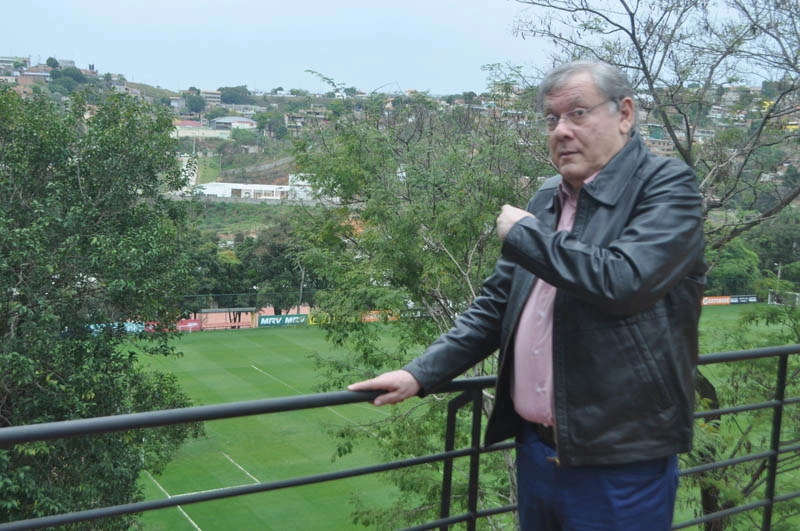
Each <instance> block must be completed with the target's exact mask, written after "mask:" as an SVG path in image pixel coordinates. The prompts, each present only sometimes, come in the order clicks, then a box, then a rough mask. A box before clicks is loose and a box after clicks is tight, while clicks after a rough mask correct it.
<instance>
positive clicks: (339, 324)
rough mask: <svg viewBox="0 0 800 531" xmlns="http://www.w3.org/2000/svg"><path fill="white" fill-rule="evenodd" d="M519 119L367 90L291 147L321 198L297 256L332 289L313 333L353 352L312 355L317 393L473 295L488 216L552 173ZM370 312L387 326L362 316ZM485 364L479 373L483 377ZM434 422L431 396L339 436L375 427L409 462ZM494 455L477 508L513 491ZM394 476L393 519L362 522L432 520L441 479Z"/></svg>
mask: <svg viewBox="0 0 800 531" xmlns="http://www.w3.org/2000/svg"><path fill="white" fill-rule="evenodd" d="M518 125H519V124H518V123H517V122H515V121H514V120H509V119H508V117H506V116H501V115H500V113H496V112H494V111H491V110H488V111H487V110H481V109H478V108H471V107H464V108H461V109H458V110H456V111H454V112H450V111H445V110H444V109H442V108H440V107H439V105H438V103H436V102H434V101H433V100H431V99H429V98H427V97H426V96H424V95H420V96H415V97H403V96H397V97H394V98H392V99H391V101H389V100H387V99H385V98H384V97H381V96H378V95H374V96H373V97H371V98H369V99H367V100H366V101H364V102H363V104H362V106H361V109H359V111H358V112H354V113H350V114H345V115H342V116H341V117H340V118H339V119H338V120H337V121H336V123H335V125H334V127H333V128H331V129H324V130H320V131H318V132H317V133H316V134H315V135H314V136H312V137H308V138H305V139H302V140H300V141H298V143H297V153H296V160H297V166H298V169H299V170H300V171H302V172H303V173H304V174H305V175H306V177H307V179H308V180H309V181H310V183H311V184H312V186H314V187H315V189H316V190H317V191H318V193H319V194H320V197H321V198H323V199H322V202H323V203H325V205H324V206H321V207H319V208H316V209H309V210H308V213H307V215H305V216H303V217H302V218H300V220H299V221H298V222H297V223H296V224H295V234H296V236H297V238H298V242H297V249H298V257H299V259H300V261H301V263H302V264H303V265H304V266H305V267H306V268H307V270H309V271H313V273H314V274H315V275H316V277H317V278H319V279H321V280H322V281H324V282H326V283H327V284H328V285H329V287H330V289H328V290H326V291H322V292H319V293H318V295H317V299H316V300H317V304H318V308H319V310H318V312H317V313H318V315H317V317H318V319H319V321H320V323H321V326H322V327H323V328H324V329H325V330H326V332H327V334H328V337H329V339H330V340H331V341H332V342H334V343H335V344H342V345H348V346H349V347H351V349H352V350H353V351H354V352H355V353H356V354H355V355H353V356H352V357H345V358H343V359H341V358H340V359H337V360H335V361H334V360H327V359H320V360H319V364H320V370H321V371H323V372H324V373H325V374H326V378H325V379H326V382H327V383H326V385H325V386H324V387H325V388H326V389H327V388H341V387H342V386H344V385H345V384H347V383H350V382H352V381H356V380H360V379H363V378H365V377H369V376H373V375H375V374H377V373H378V372H382V371H383V370H386V369H390V368H391V369H394V368H397V367H398V366H400V365H402V364H403V363H404V362H405V361H408V360H409V359H410V358H411V357H413V355H414V354H415V353H417V352H418V351H419V349H420V348H421V347H423V346H425V345H427V344H428V343H430V342H431V341H432V340H433V339H434V338H435V337H436V336H437V335H438V334H439V333H440V332H442V331H444V330H446V329H448V328H449V327H450V326H451V325H452V323H453V321H454V319H455V318H456V316H457V315H458V314H459V313H460V312H461V311H463V310H464V308H466V306H467V305H468V304H469V303H470V301H471V300H472V299H473V298H474V296H475V295H476V293H477V292H478V290H479V289H480V284H481V282H482V280H483V279H484V278H485V277H486V276H488V274H489V273H490V271H491V268H492V267H493V265H494V262H495V260H496V257H497V256H498V253H499V241H498V239H497V237H496V236H495V234H494V220H495V217H496V216H497V213H498V212H499V211H500V208H501V206H502V205H503V204H504V203H511V204H515V205H519V204H525V202H526V201H527V199H528V198H529V196H530V195H531V194H532V189H533V188H535V187H536V186H537V184H538V180H537V179H535V178H532V177H530V176H540V175H545V174H547V173H550V172H552V169H551V168H549V167H548V166H547V165H545V164H541V163H538V162H537V161H541V160H542V157H541V152H542V151H541V148H542V146H541V139H539V143H536V142H535V139H534V141H532V142H528V141H525V140H521V139H525V138H526V133H525V132H524V131H520V130H518V129H517V127H518ZM325 197H335V198H336V201H334V202H327V203H326V202H325V200H324V198H325ZM365 311H373V312H375V313H373V314H372V315H379V316H381V320H382V321H383V322H384V324H383V325H381V324H375V323H367V322H364V319H363V318H362V316H363V314H364V312H365ZM398 316H399V317H400V319H399V320H394V318H395V317H398ZM384 331H389V333H391V334H394V335H395V336H396V338H397V341H396V345H397V347H396V348H395V343H394V342H393V344H392V346H391V347H387V345H385V344H384V343H382V342H381V336H382V334H383V332H384ZM493 364H494V360H493V359H490V360H488V361H487V362H485V364H484V365H485V366H481V367H476V368H475V372H474V374H483V373H486V372H492V371H493V369H494V367H493ZM490 401H491V400H490V397H487V404H486V407H487V408H488V407H490V405H489V404H490ZM441 414H442V407H441V404H439V403H438V401H437V400H436V399H435V398H430V399H426V400H425V401H424V402H423V404H422V405H421V406H420V407H419V408H418V409H417V410H416V411H415V412H414V416H413V418H414V420H413V422H411V421H409V422H408V423H407V424H404V423H403V422H401V419H400V418H399V417H397V416H395V417H393V418H392V419H391V420H390V421H388V422H387V424H386V425H385V426H371V427H370V428H369V430H367V431H365V430H352V431H351V432H350V433H347V434H346V436H347V437H346V440H349V438H350V437H355V438H358V437H366V436H370V437H372V436H371V435H367V433H368V432H369V433H376V434H377V435H375V436H374V437H377V438H378V440H379V441H381V442H380V444H381V448H383V450H384V452H385V453H386V454H387V457H390V458H397V457H399V456H409V455H415V453H416V452H418V451H419V450H420V447H423V446H425V445H428V444H431V438H433V437H434V435H433V433H436V432H438V431H440V430H441V426H442V425H443V424H442V423H443V419H442V416H441ZM412 424H413V426H412ZM348 444H349V443H348ZM438 444H440V443H438ZM345 450H349V446H347V447H345ZM499 459H501V460H503V459H506V460H507V461H505V462H503V464H502V465H500V466H498V467H495V468H494V470H495V472H494V473H491V474H490V475H488V476H487V478H486V481H487V485H493V486H494V487H496V488H487V490H486V491H484V492H483V493H482V496H483V498H482V499H483V502H486V503H495V502H496V501H497V499H504V500H506V501H507V500H508V499H513V497H514V496H515V493H513V492H511V491H510V488H509V485H510V480H509V477H508V475H507V474H506V472H505V470H506V465H508V463H510V459H507V456H504V457H500V458H499ZM462 465H463V463H462ZM414 474H419V475H418V476H417V475H414ZM495 474H497V475H495ZM412 475H413V477H412ZM456 476H457V477H458V478H460V479H463V476H460V475H459V474H458V473H457V474H456ZM393 480H395V481H396V482H397V484H398V486H399V487H400V489H401V491H402V492H403V498H404V499H403V503H402V504H400V505H398V506H396V507H394V508H393V509H392V510H390V511H389V512H388V513H380V512H371V511H362V512H360V513H359V516H358V519H359V521H360V522H362V523H364V524H365V525H366V523H367V522H371V523H372V524H371V525H375V522H383V523H385V522H389V521H391V519H392V518H393V517H397V518H399V519H401V520H402V521H404V522H409V523H411V522H415V521H420V520H424V519H425V517H430V516H431V514H433V513H434V512H435V508H434V507H430V506H429V505H428V504H429V499H428V498H427V497H426V495H425V493H426V492H427V491H428V489H436V488H438V485H439V482H440V481H441V477H440V476H438V477H437V474H435V473H431V472H425V473H420V472H406V471H404V472H398V473H396V474H395V475H394V476H393ZM455 488H456V489H457V490H458V489H459V488H463V485H462V484H459V486H457V487H455Z"/></svg>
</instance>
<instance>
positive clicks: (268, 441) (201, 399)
mask: <svg viewBox="0 0 800 531" xmlns="http://www.w3.org/2000/svg"><path fill="white" fill-rule="evenodd" d="M179 349H180V350H181V351H183V352H184V356H183V357H182V358H180V359H164V358H151V357H147V358H145V362H146V363H147V364H148V365H149V366H151V367H153V368H157V369H159V370H162V371H165V372H172V373H174V374H175V375H176V376H177V377H178V379H179V381H180V383H181V385H182V387H183V389H184V390H185V391H186V392H187V393H188V394H189V395H190V396H191V397H192V399H193V400H194V401H195V403H196V404H197V405H204V404H216V403H225V402H237V401H244V400H256V399H263V398H274V397H283V396H293V395H301V394H311V393H314V392H316V390H315V385H316V384H317V383H319V382H318V380H317V375H316V374H315V372H314V369H313V365H312V363H311V360H310V359H309V355H310V354H312V353H313V352H323V351H328V350H330V346H329V345H327V344H326V343H325V341H324V339H323V336H322V333H321V332H320V331H319V330H317V329H315V328H313V327H303V328H281V329H273V328H265V329H251V330H239V331H217V332H202V333H195V334H187V335H185V336H183V339H182V340H181V341H180V343H179ZM386 414H387V413H386V412H385V411H384V410H380V409H378V408H375V407H372V406H369V405H366V404H353V405H347V406H337V407H335V408H324V409H313V410H306V411H299V412H292V413H279V414H273V415H259V416H251V417H242V418H237V419H229V420H220V421H210V422H206V423H205V427H206V436H205V437H204V438H202V439H199V440H196V441H192V442H190V443H188V444H187V445H185V446H184V448H183V449H182V450H181V452H180V454H179V456H178V458H177V459H175V460H174V461H173V462H172V463H170V464H169V466H168V467H167V469H166V471H165V472H164V473H163V474H162V475H159V476H156V477H150V476H148V475H144V476H143V477H142V478H141V482H142V485H143V487H144V489H145V492H146V497H147V499H157V498H163V497H166V496H167V495H170V496H172V495H176V494H184V493H191V492H198V491H204V490H210V489H218V488H223V487H232V486H239V485H248V484H253V483H257V482H260V481H261V482H263V481H273V480H279V479H285V478H290V477H299V476H304V475H311V474H318V473H324V472H329V471H334V470H340V469H344V468H352V467H358V466H365V465H368V464H372V463H376V462H377V460H372V459H371V457H372V456H371V455H369V452H368V451H367V452H364V451H359V452H358V455H350V456H347V457H345V458H342V459H338V460H336V461H333V460H332V457H333V455H334V452H335V446H334V441H333V440H332V438H331V437H329V436H328V435H327V433H326V431H327V430H328V429H329V428H331V427H333V426H336V425H341V424H345V423H352V422H365V421H369V420H370V419H377V418H380V417H382V416H384V415H386ZM356 493H358V494H359V495H360V496H361V497H362V499H364V500H365V501H366V502H368V503H370V504H374V505H378V506H379V505H381V504H384V503H387V502H388V501H389V500H390V499H391V497H392V496H393V494H394V489H393V487H391V486H390V485H388V484H386V482H384V481H381V479H380V478H378V477H365V478H357V479H351V480H343V481H336V482H329V483H324V484H320V485H315V486H306V487H300V488H293V489H290V490H286V491H283V490H279V491H273V492H266V493H261V494H253V495H248V496H240V497H236V498H230V499H225V500H220V501H215V502H207V503H199V504H192V505H187V506H184V507H181V508H180V509H178V508H170V509H162V510H159V511H153V512H150V513H146V514H145V515H144V516H143V521H144V524H145V529H151V530H155V529H163V530H170V531H172V530H181V529H186V530H196V529H198V528H199V529H202V530H204V531H209V530H230V529H263V530H269V529H275V530H285V529H351V528H352V527H353V524H352V523H351V519H350V511H351V510H352V509H351V506H350V503H349V501H350V499H351V498H352V496H353V495H354V494H356Z"/></svg>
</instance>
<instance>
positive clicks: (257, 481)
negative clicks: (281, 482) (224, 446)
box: [222, 452, 261, 483]
mask: <svg viewBox="0 0 800 531" xmlns="http://www.w3.org/2000/svg"><path fill="white" fill-rule="evenodd" d="M222 455H224V456H225V459H227V460H228V461H230V462H231V463H233V466H235V467H236V468H238V469H239V470H241V471H242V472H244V473H245V474H247V477H249V478H250V479H252V480H253V482H254V483H261V482H260V481H259V480H258V478H257V477H255V476H254V475H253V474H251V473H250V472H248V471H247V470H245V469H244V467H242V465H240V464H239V463H237V462H236V461H234V460H233V459H232V458H231V456H229V455H228V454H226V453H225V452H222Z"/></svg>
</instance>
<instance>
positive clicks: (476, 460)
mask: <svg viewBox="0 0 800 531" xmlns="http://www.w3.org/2000/svg"><path fill="white" fill-rule="evenodd" d="M470 393H471V394H472V437H471V439H472V440H471V441H470V448H471V449H472V453H470V456H469V494H468V498H467V504H468V505H467V507H468V510H469V513H470V515H471V518H470V519H469V521H468V522H467V531H474V530H475V525H476V519H477V514H478V476H479V472H480V458H481V452H480V449H481V417H482V412H483V408H482V405H483V404H482V397H483V394H482V392H481V389H472V390H471V391H470Z"/></svg>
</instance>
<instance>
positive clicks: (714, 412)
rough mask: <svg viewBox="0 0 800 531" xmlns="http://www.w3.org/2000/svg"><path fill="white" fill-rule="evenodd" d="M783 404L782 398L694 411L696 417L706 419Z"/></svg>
mask: <svg viewBox="0 0 800 531" xmlns="http://www.w3.org/2000/svg"><path fill="white" fill-rule="evenodd" d="M779 405H781V402H780V400H769V401H767V402H760V403H758V404H746V405H744V406H734V407H726V408H720V409H708V410H706V411H698V412H695V413H694V418H695V419H705V418H708V417H717V416H722V415H730V414H733V413H743V412H745V411H756V410H759V409H770V408H774V407H778V406H779Z"/></svg>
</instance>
